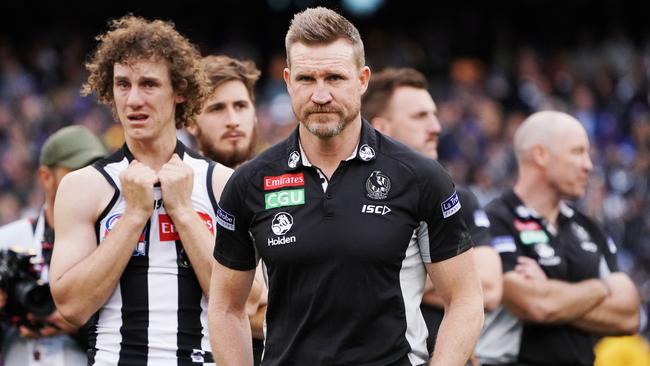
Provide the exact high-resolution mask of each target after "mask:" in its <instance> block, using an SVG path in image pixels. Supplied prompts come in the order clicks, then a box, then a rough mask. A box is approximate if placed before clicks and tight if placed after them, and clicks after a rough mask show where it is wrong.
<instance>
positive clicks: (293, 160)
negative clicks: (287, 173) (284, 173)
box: [287, 151, 300, 169]
mask: <svg viewBox="0 0 650 366" xmlns="http://www.w3.org/2000/svg"><path fill="white" fill-rule="evenodd" d="M298 160H300V153H299V152H297V151H292V152H291V154H289V161H287V165H289V168H291V169H293V168H295V167H297V166H298Z"/></svg>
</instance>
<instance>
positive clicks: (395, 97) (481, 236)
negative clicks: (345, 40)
mask: <svg viewBox="0 0 650 366" xmlns="http://www.w3.org/2000/svg"><path fill="white" fill-rule="evenodd" d="M427 88H428V82H427V79H426V77H425V76H424V75H423V74H422V73H420V72H419V71H417V70H415V69H412V68H407V67H403V68H387V69H384V70H382V71H380V72H379V73H376V74H373V76H372V79H371V80H370V83H369V85H368V90H366V92H365V94H364V95H363V99H362V100H361V114H362V115H363V116H364V117H365V118H367V119H368V120H369V121H370V123H371V124H372V126H373V127H374V128H376V129H377V131H379V132H381V133H383V134H384V135H386V136H389V137H392V138H394V139H395V140H397V141H399V142H401V143H403V144H405V145H406V146H408V147H410V148H412V149H414V150H415V151H417V152H419V153H421V154H422V155H424V156H426V157H429V158H431V159H434V160H437V159H438V135H439V134H440V132H441V131H442V126H441V125H440V122H439V121H438V117H437V116H436V112H437V107H436V103H435V102H434V101H433V98H431V94H429V91H428V90H427ZM456 192H457V193H458V198H459V200H460V203H461V205H462V207H461V209H460V213H461V214H462V215H463V219H464V220H465V223H466V224H467V228H468V229H469V232H470V235H471V236H472V241H473V242H474V244H475V248H474V251H473V252H474V259H475V260H474V262H475V266H476V269H477V272H478V274H479V278H480V279H481V287H482V288H483V303H484V304H483V306H484V308H485V310H487V311H491V310H494V309H495V308H496V307H497V306H498V305H499V303H500V302H501V292H502V289H503V287H502V284H503V278H502V276H501V259H499V254H498V253H497V252H496V251H495V250H494V249H493V248H492V246H491V245H490V243H491V241H490V232H489V229H488V228H489V226H490V221H489V220H488V218H487V216H486V215H485V212H484V211H483V209H482V208H481V207H480V206H479V203H478V200H477V199H476V196H475V195H474V193H472V191H470V190H469V189H467V188H464V187H461V186H457V187H456ZM420 309H421V310H422V315H424V320H425V321H426V323H427V328H428V330H429V337H428V338H427V348H428V349H429V353H431V352H433V348H434V344H435V341H436V334H437V333H438V328H439V327H440V323H441V322H442V318H443V316H444V314H445V312H444V309H443V303H442V302H441V300H440V295H438V293H437V291H436V290H435V288H433V286H431V285H430V282H427V287H426V291H425V293H424V297H423V299H422V305H421V306H420Z"/></svg>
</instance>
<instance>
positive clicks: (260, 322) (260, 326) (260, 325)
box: [249, 305, 266, 339]
mask: <svg viewBox="0 0 650 366" xmlns="http://www.w3.org/2000/svg"><path fill="white" fill-rule="evenodd" d="M265 317H266V305H264V306H260V307H259V308H258V309H257V312H256V313H255V315H253V316H251V317H249V319H250V323H251V333H252V334H253V338H255V339H264V319H265Z"/></svg>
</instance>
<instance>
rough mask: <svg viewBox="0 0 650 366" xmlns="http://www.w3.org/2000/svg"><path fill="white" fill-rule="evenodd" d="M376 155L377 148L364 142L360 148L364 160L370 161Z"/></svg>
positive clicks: (360, 154) (360, 156) (360, 155)
mask: <svg viewBox="0 0 650 366" xmlns="http://www.w3.org/2000/svg"><path fill="white" fill-rule="evenodd" d="M374 157H375V149H373V148H372V147H370V146H368V144H364V145H363V146H361V148H359V158H361V160H363V161H369V160H371V159H372V158H374Z"/></svg>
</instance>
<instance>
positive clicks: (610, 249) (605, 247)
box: [576, 212, 619, 272]
mask: <svg viewBox="0 0 650 366" xmlns="http://www.w3.org/2000/svg"><path fill="white" fill-rule="evenodd" d="M576 214H577V215H580V216H581V217H580V218H581V221H582V222H584V225H586V226H588V228H589V231H590V232H591V233H592V235H594V236H595V237H594V239H595V241H596V242H597V243H598V246H599V248H600V252H601V253H603V257H604V258H605V262H606V263H607V267H608V268H609V270H610V271H611V272H618V271H619V269H618V261H617V260H616V253H617V252H618V249H617V247H616V243H615V242H614V239H612V237H611V236H610V235H608V234H607V232H606V231H605V229H604V228H603V227H602V226H601V225H599V224H598V223H597V222H596V221H594V220H593V219H591V218H589V217H587V216H586V215H584V214H582V213H578V212H576Z"/></svg>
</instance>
